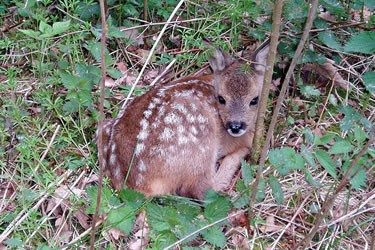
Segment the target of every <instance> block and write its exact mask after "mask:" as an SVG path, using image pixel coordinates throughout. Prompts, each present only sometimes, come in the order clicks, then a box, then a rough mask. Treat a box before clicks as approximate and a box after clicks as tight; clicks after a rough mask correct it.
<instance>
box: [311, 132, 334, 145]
mask: <svg viewBox="0 0 375 250" xmlns="http://www.w3.org/2000/svg"><path fill="white" fill-rule="evenodd" d="M335 137H336V135H335V134H326V135H323V136H322V137H316V141H315V143H314V144H315V145H316V146H319V145H327V144H328V143H330V142H332V140H333V139H335Z"/></svg>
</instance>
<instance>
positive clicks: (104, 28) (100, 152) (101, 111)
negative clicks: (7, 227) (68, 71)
mask: <svg viewBox="0 0 375 250" xmlns="http://www.w3.org/2000/svg"><path fill="white" fill-rule="evenodd" d="M104 1H105V0H100V15H101V17H102V18H101V19H102V38H101V39H102V40H101V48H100V58H101V61H100V67H101V69H102V81H101V86H100V103H99V121H98V129H99V140H98V160H99V183H98V196H97V199H96V209H95V214H94V216H93V219H92V227H91V239H90V249H91V250H94V244H95V229H96V227H95V226H96V221H97V220H98V217H99V208H100V201H101V198H102V197H101V196H102V186H103V172H104V171H103V129H102V122H103V118H104V107H103V105H104V84H105V77H106V68H105V48H106V38H107V22H106V18H105V17H106V15H105V2H104Z"/></svg>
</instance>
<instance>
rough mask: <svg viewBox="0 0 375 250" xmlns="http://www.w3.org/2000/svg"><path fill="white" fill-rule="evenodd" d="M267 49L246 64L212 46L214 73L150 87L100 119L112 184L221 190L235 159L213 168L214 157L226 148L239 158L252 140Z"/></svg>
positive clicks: (187, 191)
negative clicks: (109, 116)
mask: <svg viewBox="0 0 375 250" xmlns="http://www.w3.org/2000/svg"><path fill="white" fill-rule="evenodd" d="M265 55H266V53H265V52H264V51H261V52H259V53H257V54H256V55H255V56H254V60H255V62H256V63H258V64H259V65H258V64H255V66H254V65H253V66H252V65H249V64H248V63H246V62H244V61H239V60H234V59H232V58H231V57H230V56H229V55H228V54H227V53H225V52H223V51H221V50H216V51H215V53H214V55H213V57H212V58H211V59H210V60H209V62H210V65H211V67H212V69H213V74H211V75H208V76H203V77H188V78H184V79H180V80H177V81H174V82H171V83H169V84H168V85H166V86H158V87H154V88H152V89H150V90H149V91H147V92H146V93H145V94H143V95H142V96H139V97H136V98H135V99H134V100H133V101H132V102H131V103H130V104H129V105H128V106H127V107H126V108H125V109H124V110H123V111H122V112H121V113H120V114H119V115H118V117H117V118H115V119H114V120H110V121H106V123H105V124H104V125H103V126H104V127H103V128H104V129H103V132H104V140H103V141H104V155H103V162H104V165H105V169H106V173H107V174H108V175H109V176H110V178H111V181H112V184H113V186H114V187H115V188H116V189H117V190H120V189H121V188H122V187H123V186H124V185H126V186H127V187H130V188H134V189H136V190H138V191H141V192H144V193H145V194H146V195H149V196H153V195H161V194H178V195H182V196H188V197H194V198H200V199H201V198H203V197H204V194H205V193H206V191H207V190H208V189H211V188H214V189H223V187H222V186H224V185H227V182H228V179H231V178H232V175H233V173H234V171H235V169H237V167H238V166H233V169H234V171H233V170H232V169H231V170H230V171H227V170H225V168H230V166H228V167H227V166H225V167H223V168H222V166H220V169H219V170H218V168H217V162H218V161H219V160H220V159H223V158H225V157H226V156H229V155H231V158H230V159H235V160H236V161H234V162H233V163H234V164H236V165H238V160H237V158H242V157H243V156H244V154H245V153H247V152H248V150H249V148H250V146H251V140H252V133H253V129H254V124H255V119H256V112H257V103H258V101H259V95H260V90H261V84H262V81H263V75H264V67H263V66H261V64H264V63H265ZM239 152H240V153H239ZM234 156H235V157H234ZM239 160H240V159H239ZM225 162H229V161H228V160H226V161H223V165H225ZM221 169H222V171H220V170H221ZM224 170H225V171H224ZM219 172H223V173H219ZM232 172H233V173H232ZM227 173H228V174H227ZM222 179H225V180H222ZM217 183H223V185H219V186H220V188H215V187H218V186H217ZM218 191H222V190H218Z"/></svg>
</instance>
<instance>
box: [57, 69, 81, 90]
mask: <svg viewBox="0 0 375 250" xmlns="http://www.w3.org/2000/svg"><path fill="white" fill-rule="evenodd" d="M59 76H60V78H61V81H62V84H63V85H64V87H65V88H67V89H68V90H72V89H74V88H76V87H77V85H78V83H79V78H78V77H77V76H74V75H72V74H70V73H67V72H64V71H59Z"/></svg>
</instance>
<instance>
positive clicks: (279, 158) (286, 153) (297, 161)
mask: <svg viewBox="0 0 375 250" xmlns="http://www.w3.org/2000/svg"><path fill="white" fill-rule="evenodd" d="M269 161H270V162H271V164H272V165H274V166H275V167H276V168H277V171H278V172H279V173H280V174H281V175H283V176H285V175H287V174H288V173H289V172H291V171H293V170H296V169H303V168H304V166H305V160H304V159H303V158H302V156H301V155H299V154H297V153H296V152H295V151H294V149H293V148H290V147H284V148H280V149H274V150H271V151H270V153H269Z"/></svg>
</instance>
